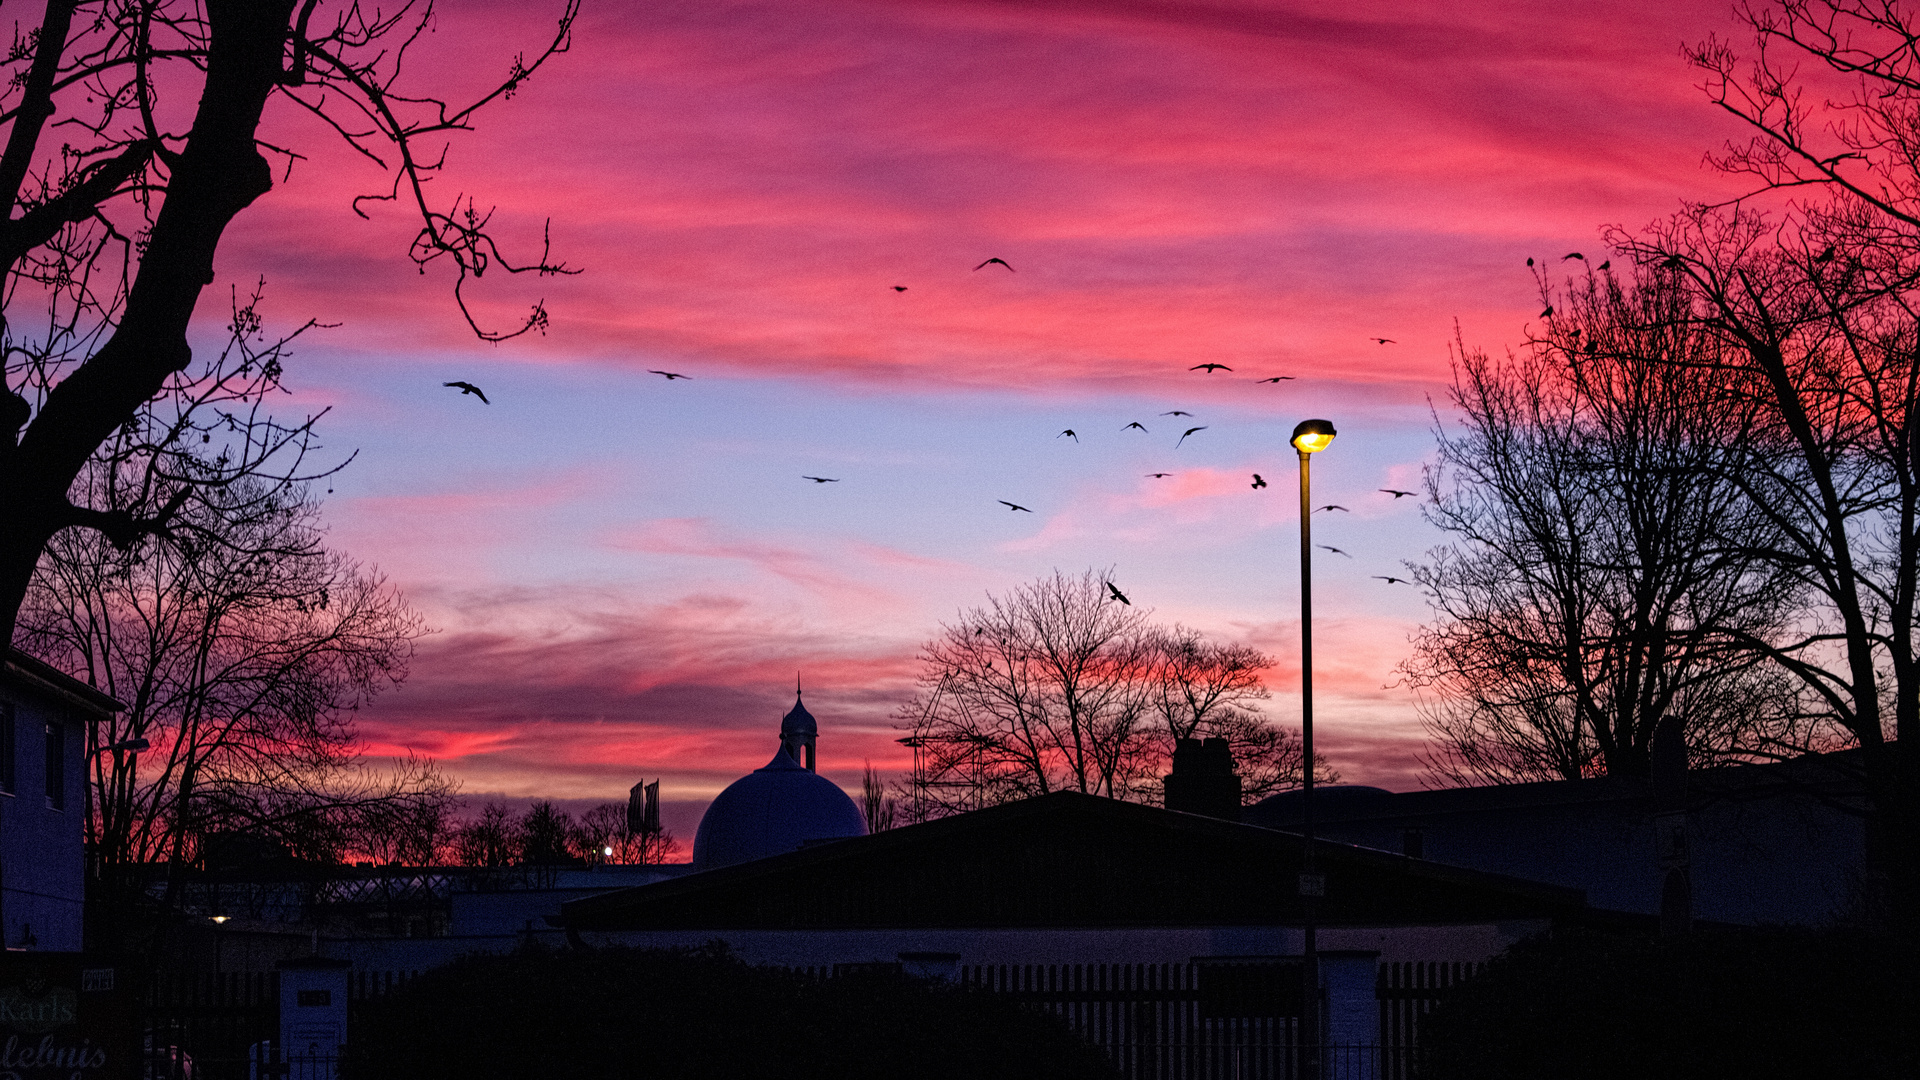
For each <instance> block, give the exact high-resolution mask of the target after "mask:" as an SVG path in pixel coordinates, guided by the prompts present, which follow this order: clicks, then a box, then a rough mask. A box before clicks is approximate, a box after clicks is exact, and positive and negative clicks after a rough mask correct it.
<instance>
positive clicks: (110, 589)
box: [20, 455, 452, 867]
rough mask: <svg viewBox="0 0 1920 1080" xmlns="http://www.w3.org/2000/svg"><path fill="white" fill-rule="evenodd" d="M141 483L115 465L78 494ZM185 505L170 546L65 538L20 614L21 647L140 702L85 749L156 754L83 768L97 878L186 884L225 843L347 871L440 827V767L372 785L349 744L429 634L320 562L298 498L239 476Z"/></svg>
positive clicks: (380, 589) (396, 601) (345, 564)
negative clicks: (400, 837) (416, 829)
mask: <svg viewBox="0 0 1920 1080" xmlns="http://www.w3.org/2000/svg"><path fill="white" fill-rule="evenodd" d="M134 467H135V466H132V465H130V464H129V463H127V462H125V461H117V462H116V461H115V460H113V459H112V458H111V456H110V455H103V456H101V457H97V458H96V459H95V461H94V464H93V465H92V466H91V467H90V468H89V470H88V471H87V472H85V473H84V474H83V476H82V483H83V484H85V485H89V486H92V487H95V488H103V487H110V486H112V485H113V484H115V483H116V482H118V477H119V474H121V473H123V472H125V471H127V470H129V469H132V468H134ZM143 498H147V499H151V500H167V501H171V500H172V492H171V491H170V490H169V488H168V486H167V485H164V484H161V485H155V486H153V487H152V488H151V490H149V491H148V492H146V493H145V494H144V495H143ZM179 506H180V512H179V518H178V528H177V538H176V540H175V541H173V542H167V543H162V542H159V541H158V540H156V539H153V538H149V539H147V540H144V541H137V542H134V543H132V544H130V545H129V546H128V547H126V548H124V549H121V548H117V547H115V546H114V545H112V544H111V543H110V542H108V540H107V539H106V538H105V536H104V535H103V534H101V533H99V532H97V531H87V530H70V531H67V532H63V533H61V534H59V535H58V536H56V537H55V538H54V541H53V543H51V544H50V545H49V546H48V548H47V550H46V552H45V553H44V555H43V556H42V558H41V560H40V565H39V567H38V569H37V572H36V574H35V576H34V578H33V581H32V587H31V589H30V590H29V592H28V594H27V596H26V604H25V606H24V607H23V609H22V615H23V617H22V619H21V626H20V633H21V646H22V648H24V649H25V650H26V651H28V652H30V653H33V654H35V655H37V656H40V657H42V658H43V659H45V660H47V661H48V662H49V663H52V664H53V665H54V666H56V667H59V668H61V669H62V670H65V671H68V672H71V673H73V674H75V675H76V676H77V677H80V678H82V679H83V680H85V681H86V682H87V683H89V684H90V685H92V686H95V687H97V688H99V689H100V690H102V691H105V692H106V693H108V694H111V695H112V696H114V697H116V698H118V699H120V700H121V701H123V702H126V703H127V706H128V707H127V708H126V710H125V711H123V712H121V713H119V714H117V715H116V716H115V717H114V718H113V719H112V720H111V721H109V722H107V723H105V724H102V725H98V726H96V727H95V728H94V729H92V730H91V731H90V732H89V740H90V742H89V750H90V751H96V750H99V749H100V748H102V747H106V746H110V745H113V744H116V743H121V742H125V741H128V740H134V739H145V740H147V741H148V742H149V743H150V744H151V746H150V748H149V749H148V750H146V751H144V752H142V753H139V754H137V755H136V754H133V753H129V752H125V751H119V752H114V753H111V754H107V753H99V754H94V753H90V755H89V777H90V781H91V783H90V798H89V805H88V822H87V828H88V836H89V839H90V841H91V842H92V843H93V844H94V845H95V847H96V850H97V851H98V852H99V855H100V858H101V859H102V862H103V863H104V864H105V865H106V866H108V867H115V866H121V865H130V864H136V863H144V862H157V861H165V862H170V863H172V864H173V865H174V866H176V867H178V866H181V865H184V864H186V863H189V862H192V861H194V860H195V859H197V858H198V855H199V845H200V841H201V839H202V838H203V837H205V836H206V835H209V834H211V833H216V832H245V833H249V834H252V835H256V836H262V837H268V838H272V839H275V840H277V841H279V842H281V843H282V844H284V845H286V846H287V847H288V848H289V849H291V850H292V851H293V852H294V853H295V854H298V855H301V856H304V857H307V858H314V859H328V860H334V859H338V858H340V857H342V856H343V855H344V854H345V853H346V852H347V851H349V850H352V849H354V848H355V847H356V846H358V844H359V841H360V840H361V839H364V838H365V837H367V836H370V835H374V834H378V833H380V832H383V831H391V830H392V829H394V828H395V827H397V826H398V825H399V824H400V823H401V822H404V821H408V820H416V819H421V818H423V817H433V816H436V815H440V814H444V812H445V809H446V806H447V803H448V801H449V800H450V799H451V797H452V790H451V784H450V783H449V782H448V781H447V780H446V779H445V778H444V777H442V776H441V775H440V774H439V773H438V772H437V771H436V770H435V769H434V767H433V766H432V764H431V763H430V762H425V761H420V760H408V761H405V762H402V763H401V764H400V765H399V766H398V767H397V768H395V769H393V770H389V771H385V772H382V771H380V770H375V769H371V768H369V767H367V766H366V764H365V763H364V762H363V761H362V759H361V756H360V747H359V745H358V742H357V740H356V737H355V731H354V725H353V715H354V713H355V711H356V710H358V709H359V708H360V707H361V706H362V705H364V704H366V703H367V702H369V701H370V700H372V699H373V697H374V696H375V695H376V694H378V693H379V692H380V691H381V690H382V689H383V688H385V687H389V686H393V685H397V684H398V683H399V682H400V681H401V680H402V679H404V678H405V676H406V671H407V665H408V663H409V661H410V659H411V656H412V652H413V642H414V640H415V639H416V638H417V637H418V636H419V635H420V633H421V632H422V631H421V628H420V622H419V618H418V616H417V615H415V614H414V612H413V611H412V610H411V609H410V608H409V607H408V606H407V604H406V602H405V600H404V599H403V598H402V597H401V596H400V595H399V594H398V593H397V592H395V591H394V590H393V589H392V588H391V587H389V586H388V585H387V584H386V583H385V582H384V581H383V580H382V579H381V578H380V577H379V576H378V575H377V574H375V573H372V572H370V571H368V570H366V569H364V568H362V567H361V566H359V565H358V564H357V563H355V562H353V561H352V560H351V559H348V558H347V557H345V556H343V555H341V554H339V553H337V552H334V551H331V550H329V549H327V548H326V547H325V546H324V544H323V543H322V533H321V530H320V527H319V523H318V512H319V507H318V504H317V503H316V502H315V501H314V500H313V499H312V498H311V497H310V496H309V493H308V492H307V490H306V489H305V488H304V487H303V486H300V485H289V484H285V483H271V482H268V481H266V480H263V479H260V478H242V479H239V480H236V481H235V482H233V483H230V484H227V485H224V486H220V487H209V488H201V489H197V490H196V494H195V498H193V499H192V500H186V501H182V502H180V503H179Z"/></svg>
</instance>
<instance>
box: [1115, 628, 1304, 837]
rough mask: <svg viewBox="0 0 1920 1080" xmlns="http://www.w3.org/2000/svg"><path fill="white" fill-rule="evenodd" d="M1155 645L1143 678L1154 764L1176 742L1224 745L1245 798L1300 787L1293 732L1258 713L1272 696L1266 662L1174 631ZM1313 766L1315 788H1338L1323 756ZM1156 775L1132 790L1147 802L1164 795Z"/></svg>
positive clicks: (1243, 648) (1158, 636)
mask: <svg viewBox="0 0 1920 1080" xmlns="http://www.w3.org/2000/svg"><path fill="white" fill-rule="evenodd" d="M1153 645H1154V647H1153V655H1152V664H1153V668H1152V670H1151V672H1150V674H1149V677H1150V679H1151V681H1152V687H1153V689H1152V695H1153V708H1154V712H1155V713H1156V714H1157V716H1158V719H1159V721H1160V723H1159V725H1157V726H1156V727H1155V728H1154V729H1153V747H1152V751H1151V758H1152V760H1153V761H1154V762H1156V763H1158V764H1164V763H1166V762H1170V761H1171V760H1172V758H1173V748H1174V746H1175V744H1176V743H1177V742H1178V740H1180V739H1208V738H1217V739H1226V740H1227V743H1228V745H1229V746H1231V747H1232V749H1233V760H1234V764H1235V767H1236V769H1237V770H1238V771H1239V774H1240V790H1241V794H1242V796H1243V797H1244V798H1246V799H1248V800H1255V799H1260V798H1264V797H1265V796H1268V795H1272V794H1274V793H1276V792H1280V791H1290V790H1292V789H1294V788H1297V787H1300V786H1301V785H1302V784H1303V783H1304V782H1305V781H1304V777H1303V773H1302V771H1301V750H1302V744H1301V740H1300V735H1299V733H1298V732H1291V731H1287V730H1285V729H1283V728H1281V727H1280V726H1278V725H1277V724H1274V723H1272V722H1271V721H1269V720H1268V719H1267V718H1266V717H1265V716H1264V715H1262V713H1261V712H1260V709H1259V705H1258V702H1261V701H1265V700H1266V699H1267V698H1269V697H1271V696H1272V695H1271V693H1270V692H1269V691H1268V690H1267V687H1266V684H1265V682H1263V681H1262V678H1261V675H1262V673H1263V672H1265V671H1267V670H1268V669H1270V668H1272V667H1273V658H1272V657H1270V656H1268V655H1266V654H1265V653H1263V652H1261V651H1260V650H1258V649H1255V648H1253V647H1251V646H1248V645H1238V644H1232V643H1223V642H1214V641H1208V640H1207V639H1206V638H1204V637H1202V636H1201V635H1200V633H1199V632H1198V631H1195V630H1192V629H1189V628H1187V627H1184V626H1177V625H1176V626H1173V627H1171V628H1168V629H1165V630H1160V631H1157V632H1156V633H1155V634H1154V642H1153ZM1314 765H1315V772H1314V782H1315V783H1318V784H1332V783H1337V782H1338V781H1339V779H1340V774H1339V773H1338V772H1336V771H1334V770H1333V769H1332V768H1331V767H1330V766H1329V765H1328V764H1327V758H1326V755H1324V754H1320V753H1315V754H1314ZM1157 772H1158V769H1157V768H1156V769H1154V770H1153V771H1152V772H1150V773H1149V775H1148V776H1146V777H1145V778H1144V779H1143V780H1142V781H1139V782H1137V784H1136V790H1137V792H1138V794H1139V796H1140V797H1142V798H1145V799H1147V800H1148V801H1158V800H1159V799H1160V798H1161V795H1162V790H1161V783H1160V777H1159V776H1158V775H1157Z"/></svg>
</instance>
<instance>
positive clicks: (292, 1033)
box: [279, 956, 353, 1080]
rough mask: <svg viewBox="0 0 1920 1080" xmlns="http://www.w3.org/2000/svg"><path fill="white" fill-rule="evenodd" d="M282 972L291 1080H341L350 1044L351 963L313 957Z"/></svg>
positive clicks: (283, 1032)
mask: <svg viewBox="0 0 1920 1080" xmlns="http://www.w3.org/2000/svg"><path fill="white" fill-rule="evenodd" d="M279 967H280V1060H282V1061H284V1062H286V1063H287V1072H286V1074H285V1075H286V1077H287V1080H336V1078H337V1077H338V1076H339V1075H340V1067H339V1061H338V1059H339V1056H340V1048H341V1047H342V1046H345V1045H346V1042H347V972H348V970H350V969H351V968H352V967H353V962H352V961H350V960H330V959H328V958H326V957H324V956H307V957H301V958H299V959H296V960H282V961H280V964H279Z"/></svg>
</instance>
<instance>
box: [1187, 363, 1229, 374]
mask: <svg viewBox="0 0 1920 1080" xmlns="http://www.w3.org/2000/svg"><path fill="white" fill-rule="evenodd" d="M1201 368H1205V369H1207V374H1209V375H1211V374H1213V373H1214V372H1216V371H1232V370H1233V369H1232V368H1230V367H1228V366H1227V365H1225V364H1195V365H1193V366H1192V367H1190V368H1188V369H1187V370H1188V371H1199V370H1200V369H1201Z"/></svg>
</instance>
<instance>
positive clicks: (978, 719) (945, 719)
mask: <svg viewBox="0 0 1920 1080" xmlns="http://www.w3.org/2000/svg"><path fill="white" fill-rule="evenodd" d="M921 662H922V664H923V665H924V667H923V671H922V674H921V676H920V684H921V692H920V693H919V694H918V695H916V697H915V698H914V699H913V700H912V701H910V702H908V703H907V704H906V705H905V706H903V707H902V708H901V709H900V710H899V711H898V712H897V713H896V714H895V717H896V720H897V722H898V726H900V727H902V728H905V729H907V730H908V731H909V732H910V734H909V736H908V738H909V740H910V742H911V744H912V745H913V746H914V748H915V755H916V766H915V771H914V775H913V776H911V777H910V778H909V779H908V780H907V782H906V784H905V786H904V789H903V791H902V794H903V795H904V796H905V799H904V806H903V809H904V811H905V812H906V813H907V815H908V816H909V817H911V818H916V819H922V818H927V817H937V816H940V815H943V814H949V813H955V812H958V811H963V810H971V809H976V808H978V807H981V806H988V805H993V804H996V803H1002V802H1008V801H1011V800H1014V799H1022V798H1028V797H1031V796H1034V795H1042V794H1046V793H1048V792H1052V791H1083V792H1087V793H1089V794H1095V795H1104V796H1108V797H1111V798H1121V799H1135V800H1142V801H1158V799H1159V798H1160V795H1161V792H1160V777H1161V774H1162V773H1164V772H1165V771H1166V768H1167V766H1168V763H1169V761H1170V759H1171V756H1172V751H1173V747H1174V741H1175V739H1176V738H1189V737H1194V736H1195V735H1200V736H1209V735H1211V736H1219V737H1225V738H1227V739H1229V740H1230V741H1231V742H1232V743H1233V744H1234V749H1235V753H1236V755H1237V756H1239V757H1240V758H1241V760H1242V761H1243V763H1245V765H1246V766H1247V770H1246V773H1245V779H1246V781H1247V782H1248V790H1249V791H1250V792H1252V793H1266V792H1271V791H1275V790H1280V789H1282V788H1285V787H1288V786H1292V785H1295V784H1298V783H1299V782H1300V779H1299V778H1300V771H1299V769H1300V752H1299V741H1298V738H1297V737H1294V738H1293V739H1292V740H1291V741H1290V740H1289V738H1288V737H1287V735H1286V734H1285V733H1283V732H1281V731H1280V730H1279V729H1277V728H1274V727H1272V726H1271V725H1269V724H1268V723H1267V722H1266V721H1265V719H1264V718H1263V717H1262V716H1260V714H1259V713H1258V712H1257V710H1256V709H1255V707H1254V703H1255V702H1256V701H1258V700H1259V699H1261V698H1264V697H1265V696H1266V691H1265V689H1264V688H1263V687H1262V686H1261V685H1260V682H1259V672H1260V671H1261V670H1263V669H1265V668H1267V667H1270V666H1271V662H1270V661H1269V660H1268V659H1267V658H1266V657H1264V656H1262V655H1261V654H1259V653H1258V652H1257V651H1254V650H1250V649H1246V648H1243V647H1239V646H1222V645H1213V644H1210V643H1208V642H1206V641H1204V640H1202V639H1201V638H1200V637H1199V635H1197V634H1196V633H1194V632H1193V631H1191V630H1187V629H1185V628H1179V627H1175V628H1171V629H1166V628H1161V627H1158V626H1156V625H1154V624H1153V623H1152V621H1151V618H1150V616H1149V614H1148V613H1147V612H1144V611H1141V610H1139V609H1136V608H1133V607H1131V606H1128V605H1123V604H1120V603H1119V602H1118V601H1116V600H1114V599H1113V598H1112V595H1111V593H1110V592H1109V590H1108V588H1107V578H1106V576H1105V575H1104V574H1099V573H1096V572H1093V571H1088V572H1086V573H1084V574H1081V575H1079V576H1077V577H1068V576H1066V575H1064V574H1061V573H1060V572H1058V571H1055V572H1054V574H1053V575H1052V576H1051V577H1047V578H1042V579H1040V580H1038V581H1035V582H1032V583H1030V584H1027V585H1023V586H1020V587H1018V588H1016V589H1015V590H1013V591H1012V592H1011V593H1008V594H1006V595H1004V596H989V597H988V598H987V604H986V605H985V606H983V607H978V608H973V609H970V610H967V611H963V612H961V614H960V617H959V619H958V620H956V621H955V622H953V623H950V624H944V625H943V626H942V632H941V635H940V637H939V638H937V639H935V640H934V641H932V642H929V643H928V644H927V645H926V646H924V647H923V648H922V650H921ZM1319 765H1320V768H1321V770H1322V771H1321V772H1320V773H1318V774H1316V775H1320V776H1325V777H1329V778H1331V777H1332V776H1333V775H1334V774H1333V773H1332V772H1331V771H1329V770H1327V769H1326V768H1325V759H1324V758H1321V759H1319Z"/></svg>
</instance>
